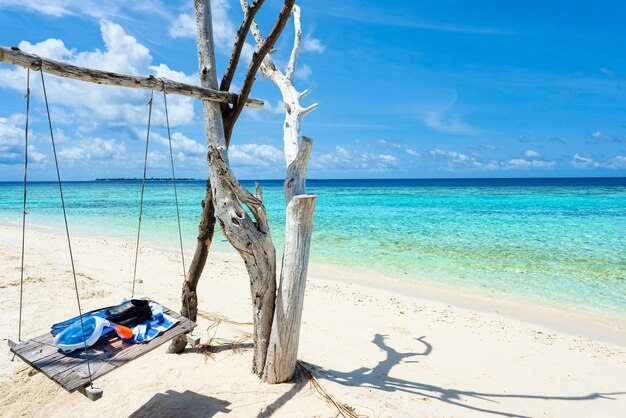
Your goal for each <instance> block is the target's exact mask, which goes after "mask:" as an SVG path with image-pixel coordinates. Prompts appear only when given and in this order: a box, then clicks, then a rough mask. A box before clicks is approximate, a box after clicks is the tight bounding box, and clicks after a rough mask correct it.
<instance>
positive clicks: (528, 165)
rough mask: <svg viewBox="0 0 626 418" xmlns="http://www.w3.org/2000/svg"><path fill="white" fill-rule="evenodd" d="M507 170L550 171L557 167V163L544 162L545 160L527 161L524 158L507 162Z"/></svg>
mask: <svg viewBox="0 0 626 418" xmlns="http://www.w3.org/2000/svg"><path fill="white" fill-rule="evenodd" d="M506 165H507V166H508V167H507V168H510V169H521V170H528V169H544V170H545V169H550V168H554V166H555V165H556V162H555V161H543V160H525V159H523V158H513V159H511V160H509V161H507V162H506Z"/></svg>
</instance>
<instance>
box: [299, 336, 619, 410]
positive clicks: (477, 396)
mask: <svg viewBox="0 0 626 418" xmlns="http://www.w3.org/2000/svg"><path fill="white" fill-rule="evenodd" d="M385 337H386V336H385V335H382V334H376V335H375V336H374V339H373V340H372V342H373V343H374V344H376V345H377V346H378V347H379V348H380V349H381V350H383V351H384V352H385V353H386V358H385V359H384V360H382V361H380V362H379V363H378V364H377V365H376V366H374V367H373V368H367V367H360V368H358V369H355V370H352V371H350V372H342V371H337V370H330V369H324V368H321V367H319V366H315V365H309V367H310V370H311V371H312V372H313V373H314V374H315V376H316V377H317V378H318V379H319V380H320V381H322V380H327V381H330V382H335V383H339V384H342V385H346V386H354V387H365V388H371V389H374V390H380V391H384V392H397V391H399V392H405V393H409V394H412V395H416V396H420V397H423V398H429V399H433V400H437V401H440V402H444V403H447V404H450V405H455V406H458V407H459V408H465V409H469V410H472V411H476V412H480V413H488V414H495V415H500V416H505V417H517V418H527V416H526V415H521V414H518V413H515V412H506V411H501V410H498V409H496V408H495V407H494V408H491V407H484V406H478V405H476V404H475V401H484V402H489V403H492V404H498V399H501V398H523V399H541V400H545V401H550V400H564V401H586V400H592V399H599V398H602V399H610V400H615V398H614V397H612V396H615V395H624V394H626V392H610V393H598V392H594V393H590V394H587V395H581V396H549V395H533V394H508V393H507V394H504V393H486V392H476V391H471V390H461V389H454V388H443V387H440V386H435V385H430V384H427V383H421V382H414V381H410V380H404V379H399V378H396V377H392V376H389V373H390V372H391V370H392V368H393V367H394V366H396V365H398V364H400V363H418V361H407V360H406V359H408V358H410V357H416V356H428V355H429V354H430V353H431V352H432V350H433V347H432V345H431V344H429V343H428V342H427V341H426V337H425V336H423V337H419V338H415V340H416V341H417V342H419V343H420V345H422V346H423V350H422V351H418V352H407V353H401V352H398V351H396V350H395V349H394V348H393V347H390V346H389V345H387V343H386V342H385Z"/></svg>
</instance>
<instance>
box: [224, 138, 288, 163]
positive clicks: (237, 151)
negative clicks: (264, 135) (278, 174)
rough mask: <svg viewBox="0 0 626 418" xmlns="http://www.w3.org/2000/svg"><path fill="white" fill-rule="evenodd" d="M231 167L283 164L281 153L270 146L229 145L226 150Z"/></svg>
mask: <svg viewBox="0 0 626 418" xmlns="http://www.w3.org/2000/svg"><path fill="white" fill-rule="evenodd" d="M228 156H229V159H230V164H231V165H232V166H233V167H269V166H273V165H275V164H278V163H280V162H284V157H283V153H282V151H280V150H279V149H278V148H276V147H273V146H271V145H265V144H244V145H231V146H230V148H229V149H228Z"/></svg>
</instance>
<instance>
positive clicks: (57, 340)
mask: <svg viewBox="0 0 626 418" xmlns="http://www.w3.org/2000/svg"><path fill="white" fill-rule="evenodd" d="M112 330H114V331H115V332H116V334H117V335H118V337H120V338H121V339H122V340H130V339H132V338H133V330H132V329H130V328H128V327H125V326H123V325H120V324H116V323H114V322H111V321H109V320H107V319H104V318H101V317H99V316H87V317H85V318H83V320H82V321H81V320H80V319H79V320H78V321H76V322H74V323H73V324H72V325H70V326H68V327H67V328H66V329H65V330H64V331H63V332H61V333H60V334H57V335H56V336H55V337H54V345H55V346H56V347H59V348H60V349H61V350H63V352H65V353H71V352H72V351H75V350H79V349H83V348H85V347H91V346H92V345H94V344H95V343H97V342H98V340H100V338H101V337H102V336H103V335H106V334H108V333H110V332H111V331H112Z"/></svg>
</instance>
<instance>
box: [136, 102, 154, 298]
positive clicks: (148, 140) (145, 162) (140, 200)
mask: <svg viewBox="0 0 626 418" xmlns="http://www.w3.org/2000/svg"><path fill="white" fill-rule="evenodd" d="M153 98H154V90H150V100H149V101H148V132H147V133H146V152H145V155H144V159H143V179H142V180H141V196H140V198H139V223H138V225H137V246H136V247H135V269H134V271H133V290H132V292H131V294H130V297H131V298H133V297H135V282H136V280H137V259H138V258H139V236H140V235H141V216H142V215H143V192H144V190H145V188H146V170H147V168H148V144H149V143H150V124H151V122H152V99H153Z"/></svg>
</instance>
